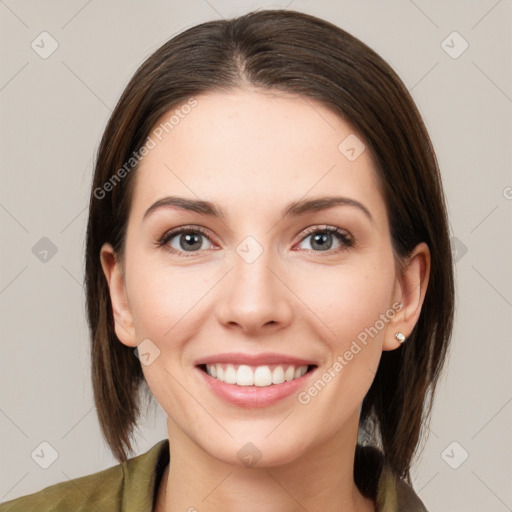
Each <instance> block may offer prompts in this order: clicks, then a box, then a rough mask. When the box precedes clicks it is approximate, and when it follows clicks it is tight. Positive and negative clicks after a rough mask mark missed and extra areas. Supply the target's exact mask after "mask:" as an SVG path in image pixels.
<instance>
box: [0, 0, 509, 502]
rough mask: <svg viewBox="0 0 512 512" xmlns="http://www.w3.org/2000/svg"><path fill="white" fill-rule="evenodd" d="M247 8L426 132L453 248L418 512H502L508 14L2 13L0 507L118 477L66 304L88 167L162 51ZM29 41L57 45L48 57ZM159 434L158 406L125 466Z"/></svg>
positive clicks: (437, 5)
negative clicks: (351, 50) (390, 78)
mask: <svg viewBox="0 0 512 512" xmlns="http://www.w3.org/2000/svg"><path fill="white" fill-rule="evenodd" d="M262 7H271V8H276V7H287V8H289V9H296V10H300V11H304V12H308V13H311V14H314V15H317V16H320V17H322V18H324V19H327V20H329V21H331V22H333V23H335V24H337V25H339V26H340V27H342V28H344V29H345V30H347V31H349V32H350V33H352V34H354V35H355V36H357V37H359V38H360V39H362V40H363V41H364V42H365V43H367V44H368V45H369V46H371V47H372V48H374V49H375V50H376V51H377V52H378V53H379V54H380V55H381V56H382V57H383V58H384V59H386V60H387V61H388V62H389V63H390V64H391V65H392V66H393V67H394V69H395V70H396V71H397V72H398V74H399V75H400V76H401V77H402V79H403V80H404V82H405V84H406V85H407V87H408V88H409V89H410V90H411V92H412V94H413V97H414V99H415V101H416V102H417V104H418V106H419V108H420V111H421V112H422V114H423V116H424V119H425V122H426V124H427V128H428V129H429V131H430V134H431V136H432V139H433V142H434V146H435V148H436V151H437V155H438V159H439V163H440V167H441V170H442V174H443V179H444V185H445V190H446V195H447V200H448V208H449V214H450V216H451V229H452V234H453V236H454V237H455V238H454V247H455V248H456V258H457V259H458V261H457V269H456V270H457V297H458V309H457V317H456V326H455V332H454V338H453V346H452V350H451V357H450V360H449V364H448V367H447V371H446V372H445V374H444V377H443V379H442V382H441V384H440V386H439V393H438V396H437V401H436V403H435V407H434V412H433V417H432V421H431V424H430V430H431V434H430V436H429V439H428V441H427V442H426V444H425V447H424V451H423V453H422V456H421V458H420V459H419V463H418V464H417V465H416V466H415V469H414V484H415V488H416V490H417V491H418V493H419V495H420V497H421V498H422V499H423V500H424V502H425V504H426V505H427V507H428V508H429V510H431V511H451V512H456V511H465V512H468V511H479V512H481V511H482V510H485V511H487V512H493V511H496V512H501V511H506V510H512V489H511V486H510V482H511V481H512V467H511V466H512V465H511V461H512V442H511V437H512V436H511V435H510V433H511V432H512V428H511V427H512V404H511V402H512V389H511V388H512V386H511V379H510V363H511V360H512V358H511V356H512V346H511V343H510V341H511V339H510V338H511V336H510V319H511V313H512V309H511V308H512V270H511V265H510V262H511V261H512V258H511V254H512V237H511V234H512V229H511V228H512V215H511V213H512V173H511V171H510V156H511V142H512V139H511V132H512V116H511V112H512V71H511V66H510V63H511V62H512V58H511V52H512V44H511V34H512V30H511V20H512V16H511V15H512V3H511V1H510V0H501V1H496V0H482V1H463V0H460V1H447V2H445V1H441V0H439V1H431V2H427V1H420V0H415V2H413V1H412V0H400V1H399V0H397V1H390V0H388V1H384V2H377V1H369V0H364V1H356V0H353V1H349V0H343V1H330V2H329V1H327V0H323V1H316V2H312V1H311V2H306V1H301V0H294V1H292V2H290V0H286V1H283V2H264V1H240V2H236V1H233V0H229V1H228V0H208V1H207V0H192V1H190V2H187V3H185V2H178V1H177V0H172V1H166V2H165V1H156V0H152V1H149V2H142V1H140V2H135V1H132V2H126V1H125V2H121V1H120V0H116V1H109V2H100V1H99V0H89V1H84V0H79V1H66V2H65V1H62V0H61V1H56V0H55V1H46V2H36V1H24V2H23V1H16V0H5V1H3V0H0V38H1V49H2V50H1V52H2V53H1V56H2V59H1V67H0V119H1V124H0V130H1V133H0V145H1V146H0V150H1V155H2V157H1V172H2V177H1V184H0V223H1V224H0V225H1V230H2V231H1V233H2V244H1V245H2V249H1V251H2V252H1V255H2V256H1V258H2V259H1V265H0V312H1V313H0V314H1V328H2V341H1V347H2V352H1V358H0V376H1V387H0V431H1V436H0V464H1V466H0V501H7V500H9V499H13V498H15V497H17V496H20V495H24V494H27V493H32V492H35V491H38V490H39V489H41V488H43V487H45V486H48V485H50V484H53V483H56V482H60V481H64V480H66V479H68V478H76V477H79V476H83V475H86V474H90V473H93V472H96V471H99V470H101V469H104V468H106V467H109V466H111V465H113V464H115V463H116V461H115V459H114V458H113V457H112V455H111V454H110V452H109V450H108V449H107V447H106V445H105V443H104V442H103V440H102V438H101V434H100V431H99V426H98V422H97V419H96V411H95V408H94V405H93V400H92V391H91V384H90V376H89V342H88V333H87V328H86V322H85V311H84V291H83V288H82V282H83V254H84V235H85V226H86V219H87V210H86V208H87V206H86V205H87V201H88V194H89V187H90V182H91V175H92V166H93V161H94V155H95V152H96V149H97V147H98V144H99V140H100V137H101V134H102V131H103V129H104V127H105V124H106V122H107V119H108V117H109V115H110V112H111V109H112V108H113V107H114V105H115V103H116V101H117V99H118V97H119V95H120V94H121V92H122V90H123V88H124V87H125V85H126V83H127V81H128V80H129V78H130V77H131V76H132V75H133V73H134V72H135V70H136V68H137V67H138V66H139V65H140V64H141V63H142V62H143V60H145V58H147V57H148V56H149V55H150V54H151V53H152V52H153V51H154V50H156V49H157V48H158V47H159V46H160V45H161V44H163V43H164V42H165V41H166V40H167V39H169V38H170V37H171V36H172V35H174V34H176V33H177V32H180V31H182V30H183V29H185V28H188V27H190V26H192V25H195V24H197V23H199V22H202V21H207V20H211V19H215V18H219V17H230V16H233V15H237V14H241V13H244V12H247V11H249V10H251V9H254V8H262ZM44 31H46V32H48V33H49V34H50V35H51V37H52V38H53V39H54V40H56V41H57V44H58V48H57V49H56V50H55V52H54V53H53V54H51V55H50V56H47V58H42V57H41V56H40V53H41V52H45V51H46V52H48V51H49V50H50V49H51V44H52V41H51V39H50V38H49V37H48V36H40V34H41V33H42V32H44ZM454 31H457V32H458V33H459V34H460V35H461V36H462V38H463V39H460V38H459V37H458V36H457V35H453V34H452V33H453V32H454ZM451 34H452V35H451ZM443 41H445V42H444V43H443ZM464 41H467V43H468V44H469V47H468V48H467V50H466V51H464V52H463V53H462V54H461V55H458V56H457V58H453V57H454V55H457V54H458V53H460V52H461V50H462V49H463V48H464V46H465V43H464ZM33 42H34V43H33ZM32 43H33V44H34V46H35V47H36V48H37V49H38V51H39V52H40V53H38V52H36V51H35V49H33V47H32V46H31V44H32ZM36 45H38V46H36ZM449 53H451V55H450V54H449ZM44 237H46V238H47V239H49V240H50V241H51V243H50V242H49V241H48V240H43V241H41V239H42V238H44ZM55 249H56V250H57V252H56V253H55V254H53V252H54V251H55ZM44 250H47V251H48V252H47V253H44ZM166 435H167V433H166V429H165V417H164V414H163V412H162V411H161V409H160V408H159V407H158V408H157V410H156V412H150V413H149V414H148V415H147V417H146V418H145V419H144V420H143V421H141V431H140V435H139V437H138V445H137V452H138V453H142V452H143V451H146V450H147V449H148V448H150V447H151V446H153V445H154V444H155V443H156V442H157V441H159V440H160V439H163V438H164V437H166ZM43 442H46V443H49V445H50V446H51V447H48V445H41V443H43ZM454 442H455V443H456V444H452V443H454ZM52 450H55V454H54V452H53V451H52ZM466 453H467V454H468V457H467V459H466V460H464V457H465V456H466ZM31 454H33V455H32V456H31ZM37 454H39V457H38V456H37ZM52 455H57V458H56V459H55V460H54V461H53V458H54V457H52ZM52 461H53V463H52V464H51V465H50V466H49V467H48V468H47V469H43V468H42V467H41V466H42V465H48V464H49V463H50V462H52ZM457 466H458V467H457ZM455 467H456V469H454V468H455Z"/></svg>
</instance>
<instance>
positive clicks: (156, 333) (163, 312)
mask: <svg viewBox="0 0 512 512" xmlns="http://www.w3.org/2000/svg"><path fill="white" fill-rule="evenodd" d="M141 261H142V260H141ZM190 269H191V267H189V268H181V269H180V268H177V267H171V266H165V265H162V264H161V263H159V264H151V263H146V264H144V265H139V266H137V264H136V260H134V265H133V268H132V269H131V272H132V273H131V274H130V281H129V282H128V283H127V288H128V296H129V297H130V309H131V311H132V313H133V318H134V322H135V330H136V332H137V336H138V338H139V339H142V338H150V339H154V340H155V343H157V344H158V343H161V342H162V340H163V339H164V338H166V339H167V338H169V337H170V338H173V333H175V332H176V331H180V330H182V329H183V328H184V327H185V326H186V324H187V323H188V318H189V317H188V315H190V314H192V315H193V312H194V309H196V308H197V306H199V303H200V301H201V299H204V297H205V296H206V295H207V293H208V291H209V289H210V288H211V283H210V282H209V281H210V280H209V279H206V278H205V275H207V271H206V273H205V270H204V269H203V270H201V269H199V268H198V269H195V270H192V271H191V270H190ZM174 339H176V337H175V336H174Z"/></svg>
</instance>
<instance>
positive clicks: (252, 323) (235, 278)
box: [216, 250, 294, 335]
mask: <svg viewBox="0 0 512 512" xmlns="http://www.w3.org/2000/svg"><path fill="white" fill-rule="evenodd" d="M288 280H289V275H288V273H287V272H286V271H285V269H284V266H283V265H279V263H278V261H277V258H273V257H271V254H270V251H267V250H264V251H263V253H262V254H260V256H259V257H258V258H257V259H256V260H255V261H253V262H252V263H249V262H247V261H246V260H245V259H244V258H242V257H240V256H239V255H238V254H234V258H233V268H232V270H231V272H229V274H228V275H227V276H226V277H225V278H224V279H223V283H222V290H220V294H219V295H220V299H219V301H218V303H217V308H216V309H217V317H218V319H219V321H220V322H221V323H222V324H223V325H224V326H226V327H228V328H230V329H233V328H238V329H241V330H242V331H243V332H244V333H246V334H248V335H256V334H261V333H263V332H265V333H270V332H271V331H276V330H280V329H282V328H284V327H286V326H287V325H289V324H290V322H291V321H292V317H293V298H294V294H293V292H292V291H291V288H290V285H289V284H288V283H287V281H288Z"/></svg>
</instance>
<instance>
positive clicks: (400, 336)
mask: <svg viewBox="0 0 512 512" xmlns="http://www.w3.org/2000/svg"><path fill="white" fill-rule="evenodd" d="M395 338H396V339H397V341H398V343H400V345H401V344H402V343H404V342H405V336H404V335H403V333H401V332H397V333H396V334H395Z"/></svg>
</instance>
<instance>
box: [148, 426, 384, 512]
mask: <svg viewBox="0 0 512 512" xmlns="http://www.w3.org/2000/svg"><path fill="white" fill-rule="evenodd" d="M357 419H358V418H356V420H357ZM167 424H168V430H169V440H170V442H169V449H170V452H171V456H170V463H169V466H168V467H167V469H166V471H165V474H164V476H163V479H162V482H161V485H160V490H159V494H158V501H157V507H156V511H157V512H177V511H190V512H194V511H201V512H214V511H218V510H224V511H226V512H230V511H238V510H244V511H247V512H259V511H261V510H265V511H268V512H297V511H298V510H325V511H333V512H334V511H339V510H343V511H344V512H373V511H374V510H375V508H374V504H373V502H372V501H371V500H369V499H367V498H364V497H363V496H362V495H361V494H360V492H359V490H358V489H357V487H356V485H355V483H354V477H353V468H354V454H355V446H356V442H357V422H356V423H355V427H356V428H355V429H351V430H352V432H351V433H350V435H339V436H334V437H333V438H331V439H329V440H328V441H326V442H325V443H323V444H322V445H321V446H316V447H314V448H312V449H311V450H310V451H309V452H305V453H304V454H303V455H302V456H300V457H298V458H296V459H295V460H293V462H290V463H287V464H283V465H280V466H274V467H261V468H260V467H257V466H255V467H252V468H246V467H243V466H242V467H241V466H233V465H231V464H227V463H225V462H222V461H219V460H218V459H215V458H213V457H212V456H210V455H209V454H208V453H206V452H205V451H204V450H202V449H201V448H200V447H199V446H197V444H195V443H194V442H193V441H192V440H191V439H190V438H188V437H187V436H186V435H185V434H184V433H183V432H182V431H181V429H179V428H178V427H177V426H176V425H175V424H174V423H173V422H172V421H171V420H170V419H168V421H167Z"/></svg>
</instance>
